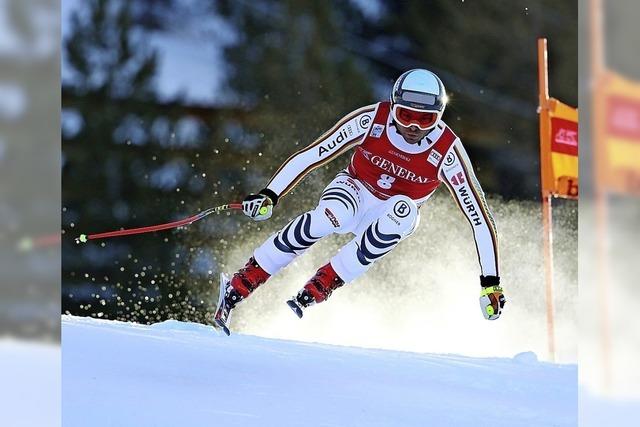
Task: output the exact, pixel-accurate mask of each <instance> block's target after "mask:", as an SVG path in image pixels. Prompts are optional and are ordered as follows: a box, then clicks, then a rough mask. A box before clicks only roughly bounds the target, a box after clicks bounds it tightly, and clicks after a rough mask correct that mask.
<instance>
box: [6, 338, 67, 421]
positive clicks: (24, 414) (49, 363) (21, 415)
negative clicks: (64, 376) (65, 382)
mask: <svg viewBox="0 0 640 427" xmlns="http://www.w3.org/2000/svg"><path fill="white" fill-rule="evenodd" d="M60 384H61V379H60V347H59V346H55V345H53V344H46V343H40V342H29V341H20V340H16V339H7V338H3V339H1V340H0V426H3V427H5V426H6V427H33V426H38V427H58V426H60Z"/></svg>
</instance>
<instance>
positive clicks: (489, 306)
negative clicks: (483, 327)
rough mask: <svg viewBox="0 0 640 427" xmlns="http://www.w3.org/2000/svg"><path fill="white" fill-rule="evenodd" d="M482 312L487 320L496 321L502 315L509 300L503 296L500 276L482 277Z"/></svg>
mask: <svg viewBox="0 0 640 427" xmlns="http://www.w3.org/2000/svg"><path fill="white" fill-rule="evenodd" d="M480 286H482V290H481V291H480V310H482V314H483V315H484V318H485V319H487V320H496V319H497V318H499V317H500V315H501V314H502V309H503V308H504V305H505V303H506V302H507V300H506V299H505V297H504V295H503V294H502V288H501V287H500V278H499V277H498V276H480Z"/></svg>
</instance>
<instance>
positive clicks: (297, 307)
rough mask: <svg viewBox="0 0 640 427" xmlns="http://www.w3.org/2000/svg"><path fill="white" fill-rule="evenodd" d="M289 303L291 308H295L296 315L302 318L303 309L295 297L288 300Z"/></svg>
mask: <svg viewBox="0 0 640 427" xmlns="http://www.w3.org/2000/svg"><path fill="white" fill-rule="evenodd" d="M287 305H288V306H289V308H290V309H291V310H293V312H294V313H295V314H296V316H298V318H299V319H302V309H301V308H300V306H299V305H298V304H296V302H295V301H294V300H293V298H292V299H290V300H288V301H287Z"/></svg>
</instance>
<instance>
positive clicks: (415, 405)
mask: <svg viewBox="0 0 640 427" xmlns="http://www.w3.org/2000/svg"><path fill="white" fill-rule="evenodd" d="M62 333H63V338H62V339H63V341H62V346H63V361H62V366H63V388H62V392H63V406H62V407H63V425H64V426H66V427H76V426H77V427H85V426H93V427H103V426H104V427H106V426H110V427H128V426H137V427H143V426H144V427H146V426H148V427H164V426H166V427H177V426H225V427H231V426H260V427H268V426H305V427H312V426H344V427H355V426H385V427H388V426H402V427H409V426H452V427H454V426H464V427H469V426H474V427H479V426H491V427H499V426H505V427H507V426H508V427H518V426H535V427H542V426H575V425H577V416H576V412H577V367H576V366H575V365H555V364H550V363H542V362H539V361H537V360H536V357H535V355H534V354H533V353H523V354H520V355H517V356H516V357H514V358H470V357H462V356H455V355H433V354H420V353H408V352H397V351H388V350H373V349H362V348H353V347H341V346H331V345H324V344H312V343H301V342H295V341H284V340H276V339H266V338H259V337H255V336H247V335H237V334H236V335H232V336H231V337H226V336H224V335H222V334H221V333H219V332H217V331H216V330H214V329H213V328H212V327H207V326H203V325H197V324H192V323H181V322H177V321H167V322H163V323H159V324H156V325H153V326H143V325H139V324H132V323H123V322H116V321H106V320H96V319H91V318H81V317H73V316H63V317H62Z"/></svg>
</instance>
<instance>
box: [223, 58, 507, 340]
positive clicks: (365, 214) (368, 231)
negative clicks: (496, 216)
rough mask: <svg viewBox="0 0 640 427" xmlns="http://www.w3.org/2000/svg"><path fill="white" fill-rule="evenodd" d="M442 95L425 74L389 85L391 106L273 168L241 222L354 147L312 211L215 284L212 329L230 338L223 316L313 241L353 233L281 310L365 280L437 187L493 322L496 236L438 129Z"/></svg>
mask: <svg viewBox="0 0 640 427" xmlns="http://www.w3.org/2000/svg"><path fill="white" fill-rule="evenodd" d="M446 104H447V95H446V92H445V88H444V85H443V84H442V81H441V80H440V79H439V78H438V77H437V76H436V75H435V74H434V73H432V72H430V71H427V70H424V69H414V70H410V71H407V72H405V73H404V74H402V75H401V76H400V77H399V78H398V80H397V81H396V82H395V84H394V85H393V88H392V91H391V97H390V101H386V102H378V103H376V104H372V105H368V106H365V107H362V108H360V109H358V110H355V111H353V112H351V113H349V114H347V115H346V116H345V117H343V118H342V119H341V120H340V121H339V122H338V123H336V124H335V125H334V126H333V127H332V128H331V129H330V130H329V131H327V132H325V133H324V134H323V135H322V136H320V138H318V139H317V140H316V141H314V142H313V143H312V144H311V145H309V146H308V147H306V148H304V149H302V150H300V151H298V152H297V153H295V154H293V155H292V156H291V157H289V159H287V161H286V162H285V163H284V164H283V165H282V166H280V168H279V169H278V170H277V172H276V173H275V175H274V176H273V177H272V178H271V180H270V181H269V182H268V184H267V185H266V187H265V188H264V189H262V190H260V191H259V192H258V194H251V195H249V196H247V197H246V198H245V199H244V201H243V202H242V208H243V212H244V213H245V215H247V216H249V217H250V218H252V219H254V220H256V221H263V220H266V219H269V218H270V217H271V214H272V210H273V207H274V206H276V205H277V203H278V199H279V198H280V197H282V196H283V195H284V194H286V193H287V192H288V191H290V190H291V189H292V188H293V187H294V186H295V185H296V184H297V183H298V182H300V180H301V179H302V178H304V176H305V175H307V174H308V173H309V172H310V171H311V170H313V169H315V168H317V167H320V166H322V165H324V164H325V163H327V162H329V161H331V160H333V159H335V158H336V157H338V156H339V155H340V154H342V153H344V152H346V151H347V150H349V149H351V148H354V147H355V152H354V153H353V155H352V156H351V161H350V163H349V165H348V167H347V168H346V169H345V170H343V171H341V172H340V173H338V174H337V175H336V177H335V178H334V179H333V181H331V183H329V185H328V186H327V187H326V188H325V190H324V191H323V192H322V194H321V196H320V200H319V202H318V206H317V207H316V208H315V209H313V210H311V211H309V212H305V213H303V214H301V215H299V216H298V217H296V218H294V219H293V220H291V221H290V222H289V223H288V224H287V225H286V226H285V227H284V228H283V229H282V230H280V231H278V232H277V233H275V234H274V235H272V236H271V237H269V238H268V239H267V241H265V242H264V243H263V244H262V245H261V246H260V247H258V248H257V249H256V250H255V251H254V253H253V256H252V257H251V258H250V259H249V261H248V262H247V264H246V265H245V266H244V267H243V268H242V269H240V270H239V271H238V272H236V273H235V274H234V275H233V277H232V278H231V280H228V279H227V278H226V277H225V276H224V274H223V275H221V282H220V297H219V301H218V309H217V310H216V313H215V321H216V323H217V324H218V325H219V326H220V327H222V328H223V330H224V331H225V333H227V334H229V329H228V324H229V320H230V314H231V310H232V309H233V308H234V307H235V306H236V305H237V304H238V303H239V302H241V301H243V300H244V299H246V298H247V297H249V295H251V293H253V292H254V291H255V290H256V289H257V288H258V287H259V286H260V285H262V284H263V283H265V282H266V281H267V280H268V279H269V277H271V276H273V275H274V274H276V273H277V272H278V271H280V270H281V269H282V268H284V267H285V266H287V265H288V264H289V263H290V262H291V261H293V260H294V258H296V257H297V256H299V255H301V254H302V253H304V252H305V251H306V250H307V249H308V248H309V247H310V246H311V245H313V244H314V243H315V242H317V241H318V240H320V239H322V238H323V237H325V236H327V235H329V234H332V233H341V234H343V233H353V234H354V235H355V237H354V239H353V240H351V241H350V242H349V243H347V244H346V245H345V246H343V247H342V248H341V249H340V250H339V251H338V253H337V254H335V255H334V256H333V258H331V260H330V262H329V263H328V264H326V265H324V266H322V267H320V269H319V270H318V271H317V272H316V273H315V275H314V276H313V277H312V278H311V279H309V281H308V282H307V283H306V284H305V285H304V287H303V288H302V289H301V290H300V292H298V294H297V295H296V296H294V297H293V298H291V299H290V300H289V301H287V304H288V305H289V307H291V309H292V310H293V311H294V312H295V313H296V314H297V315H298V317H302V315H303V311H304V310H305V309H306V308H307V307H309V306H311V305H313V304H317V303H321V302H323V301H325V300H327V298H329V296H330V295H331V293H332V292H333V291H334V290H336V289H337V288H339V287H341V286H343V285H344V284H345V283H348V282H351V281H352V280H354V279H355V278H357V277H359V276H360V275H362V274H363V273H365V272H366V271H367V270H368V269H369V268H370V267H371V266H372V264H373V263H374V262H376V261H378V260H379V259H381V258H382V257H383V256H384V255H386V254H387V253H389V252H390V251H391V250H393V249H394V248H395V247H396V246H397V245H398V244H399V243H400V242H401V241H402V240H404V239H406V238H407V237H409V236H410V235H411V234H412V233H413V232H414V231H415V229H416V227H417V226H418V223H419V219H420V213H419V207H420V206H421V205H422V204H423V203H425V202H426V201H427V200H428V199H429V197H430V196H431V195H432V194H433V193H434V192H435V190H436V189H437V188H438V186H439V185H440V184H441V183H444V184H445V185H446V186H447V187H448V188H449V191H450V192H451V194H452V195H453V197H454V199H455V201H456V202H457V205H458V207H459V208H460V210H461V211H462V212H463V213H464V215H465V216H466V218H467V220H468V221H469V223H470V224H471V227H472V229H473V236H474V239H475V244H476V248H477V251H478V258H479V261H480V268H481V275H480V287H481V289H480V308H481V310H482V314H483V315H484V317H485V318H486V319H489V320H494V319H497V318H499V317H500V314H501V312H502V308H503V307H504V305H505V298H504V296H503V294H502V288H501V287H500V277H499V272H498V242H497V236H496V228H495V224H494V221H493V218H492V216H491V213H490V212H489V209H488V208H487V204H486V201H485V198H484V193H483V192H482V189H481V188H480V185H479V183H478V181H477V179H476V177H475V175H474V172H473V168H472V166H471V163H470V161H469V158H468V156H467V154H466V152H465V150H464V148H463V146H462V143H461V141H460V139H459V138H458V137H457V136H456V135H455V134H454V133H453V131H452V130H451V129H450V128H449V126H447V124H446V123H445V122H444V121H443V120H442V114H443V112H444V109H445V106H446Z"/></svg>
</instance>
